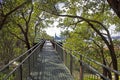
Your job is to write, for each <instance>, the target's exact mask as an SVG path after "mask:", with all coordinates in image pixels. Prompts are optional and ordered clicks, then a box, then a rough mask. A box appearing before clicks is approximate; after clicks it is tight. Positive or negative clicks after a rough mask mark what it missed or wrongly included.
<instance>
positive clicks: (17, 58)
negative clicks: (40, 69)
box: [0, 41, 42, 72]
mask: <svg viewBox="0 0 120 80" xmlns="http://www.w3.org/2000/svg"><path fill="white" fill-rule="evenodd" d="M41 42H42V41H40V42H39V43H38V44H36V45H35V46H33V47H32V48H30V49H29V50H27V51H26V52H25V53H23V54H21V55H20V56H18V57H16V58H15V59H13V60H11V61H10V62H9V63H8V64H6V65H5V66H4V67H3V68H1V69H0V72H2V71H3V70H4V69H5V68H7V67H8V66H9V65H10V64H12V63H13V62H15V61H17V60H19V59H20V58H21V57H23V56H24V55H26V54H27V53H28V52H29V51H31V50H32V49H34V48H35V47H37V46H38V45H39V44H40V43H41Z"/></svg>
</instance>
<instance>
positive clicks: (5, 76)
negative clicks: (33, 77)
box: [0, 40, 45, 80]
mask: <svg viewBox="0 0 120 80" xmlns="http://www.w3.org/2000/svg"><path fill="white" fill-rule="evenodd" d="M44 42H45V41H44V40H41V41H40V42H39V43H38V44H36V45H35V46H33V47H32V48H30V49H29V50H28V51H26V52H25V53H23V54H22V55H20V56H19V57H17V58H15V59H14V60H12V61H10V62H9V63H8V64H7V65H5V67H3V68H2V69H0V80H27V79H28V78H30V73H31V71H32V70H33V68H34V66H35V62H36V59H37V55H38V53H40V50H41V48H42V46H43V44H44ZM13 64H15V65H13ZM28 80H30V79H28Z"/></svg>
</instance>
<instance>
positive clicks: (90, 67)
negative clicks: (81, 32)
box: [53, 42, 120, 80]
mask: <svg viewBox="0 0 120 80" xmlns="http://www.w3.org/2000/svg"><path fill="white" fill-rule="evenodd" d="M53 43H55V44H56V45H57V46H59V47H60V48H61V49H62V50H66V49H67V50H69V51H70V52H71V51H72V52H75V53H77V54H78V55H80V56H82V57H84V58H85V59H86V60H88V61H89V62H90V61H92V62H94V63H95V64H98V65H99V66H101V67H104V68H106V69H107V70H109V71H112V72H114V73H115V74H118V75H120V72H119V71H116V70H113V69H111V68H109V67H107V66H105V65H104V64H102V63H100V62H98V61H95V60H93V59H91V58H89V57H87V56H85V55H83V54H81V53H80V52H77V51H73V50H71V49H68V48H63V47H62V45H61V44H59V43H57V42H53ZM69 55H71V56H72V57H73V58H75V59H76V60H77V61H79V62H81V63H82V64H85V65H87V67H88V68H89V69H92V71H94V72H95V73H97V74H98V75H99V76H101V77H103V78H104V79H106V80H109V79H108V78H106V77H105V76H104V75H102V74H101V73H99V72H98V71H97V70H96V69H94V68H93V67H92V66H90V65H88V64H87V63H85V62H83V61H81V60H80V59H78V58H77V57H76V56H75V55H73V54H71V53H69ZM98 75H97V76H98Z"/></svg>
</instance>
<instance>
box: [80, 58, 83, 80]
mask: <svg viewBox="0 0 120 80" xmlns="http://www.w3.org/2000/svg"><path fill="white" fill-rule="evenodd" d="M80 80H83V64H82V56H80Z"/></svg>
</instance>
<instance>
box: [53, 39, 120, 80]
mask: <svg viewBox="0 0 120 80" xmlns="http://www.w3.org/2000/svg"><path fill="white" fill-rule="evenodd" d="M51 42H52V44H53V47H54V48H55V49H56V51H57V53H58V54H59V55H60V57H61V60H62V61H63V62H64V64H65V65H66V66H67V67H68V69H69V70H70V73H71V74H72V75H73V77H74V78H75V79H76V80H111V79H110V78H109V77H107V76H105V75H103V73H102V71H101V70H102V68H105V69H106V70H109V71H110V72H111V73H115V74H118V75H119V77H120V72H119V71H116V70H113V69H111V68H109V67H108V66H106V65H104V64H102V63H100V62H98V61H95V60H93V59H91V58H90V57H88V56H85V55H83V54H81V53H80V52H77V51H72V50H70V49H65V48H63V47H62V44H60V43H58V42H55V41H51ZM66 50H67V51H69V52H66ZM73 52H74V53H76V54H77V56H79V58H78V57H76V55H73V54H72V53H73ZM91 63H92V64H94V65H97V66H99V67H98V68H96V66H94V65H92V64H91ZM119 79H120V78H119ZM112 80H115V79H114V76H113V77H112Z"/></svg>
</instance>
